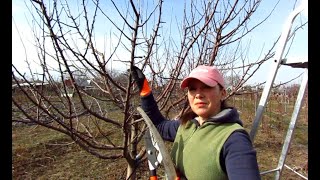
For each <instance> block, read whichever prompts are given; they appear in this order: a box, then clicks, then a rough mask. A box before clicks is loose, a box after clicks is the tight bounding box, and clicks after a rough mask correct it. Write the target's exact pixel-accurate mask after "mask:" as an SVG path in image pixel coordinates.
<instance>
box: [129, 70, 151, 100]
mask: <svg viewBox="0 0 320 180" xmlns="http://www.w3.org/2000/svg"><path fill="white" fill-rule="evenodd" d="M131 75H132V77H133V80H134V82H135V83H136V85H137V87H138V89H139V93H140V96H147V95H149V94H150V93H151V88H150V86H149V83H148V81H147V79H146V77H145V75H144V74H143V72H142V71H141V70H140V69H139V68H138V67H136V66H132V67H131Z"/></svg>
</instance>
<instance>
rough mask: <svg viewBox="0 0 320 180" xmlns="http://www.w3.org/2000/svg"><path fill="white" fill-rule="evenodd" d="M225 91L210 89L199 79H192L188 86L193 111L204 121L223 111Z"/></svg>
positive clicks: (215, 88)
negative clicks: (222, 102) (222, 103)
mask: <svg viewBox="0 0 320 180" xmlns="http://www.w3.org/2000/svg"><path fill="white" fill-rule="evenodd" d="M225 96H226V91H225V89H220V86H219V85H217V86H215V87H210V86H207V85H206V84H204V83H203V82H201V81H199V80H197V79H191V80H190V82H189V86H188V100H189V104H190V106H191V109H192V111H193V112H194V113H196V114H197V115H198V116H200V117H201V118H202V119H207V118H209V117H211V116H213V115H216V114H217V113H219V112H220V111H221V101H222V100H223V99H224V98H225Z"/></svg>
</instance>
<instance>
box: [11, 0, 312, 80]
mask: <svg viewBox="0 0 320 180" xmlns="http://www.w3.org/2000/svg"><path fill="white" fill-rule="evenodd" d="M181 2H183V1H181ZM277 2H278V0H263V1H262V4H261V7H260V9H259V10H258V11H257V12H256V13H257V15H255V16H254V17H253V19H252V21H258V20H259V17H264V15H266V13H268V12H269V11H270V10H271V8H272V7H273V6H274V5H275V4H276V3H277ZM164 3H168V4H165V8H164V11H165V12H166V13H164V16H166V14H167V15H171V14H172V13H180V12H182V7H183V5H181V3H179V4H178V1H165V2H164ZM295 3H296V6H298V5H299V4H300V3H301V2H300V0H299V1H297V2H296V1H293V0H280V1H279V3H278V5H277V7H276V9H275V10H274V13H273V14H272V15H271V17H270V18H269V19H268V20H267V21H266V22H264V24H262V25H261V26H259V27H258V28H257V29H256V30H255V31H254V32H252V33H251V34H250V36H248V37H247V39H248V40H251V47H252V48H255V49H257V50H256V51H255V50H252V51H250V53H251V55H252V56H253V57H256V56H257V54H258V53H260V51H261V49H262V48H264V47H265V48H266V47H270V46H271V44H272V43H273V42H274V41H275V39H276V38H277V37H278V36H279V35H280V34H281V32H282V30H283V28H284V24H285V23H286V21H287V18H288V16H289V14H290V13H291V12H292V11H293V8H294V4H295ZM168 11H169V12H168ZM164 18H166V17H164ZM254 18H257V19H254ZM305 21H307V11H306V10H305V11H304V12H303V13H301V15H299V16H298V17H297V18H296V19H295V21H294V24H295V23H297V24H299V23H300V24H301V22H305ZM29 23H31V22H30V18H28V9H27V8H25V2H24V0H13V1H12V63H13V64H14V65H15V66H17V67H18V68H19V69H23V71H26V70H24V69H26V64H25V62H24V59H26V57H27V58H28V59H32V58H35V59H36V58H37V50H36V49H34V48H33V45H32V42H33V38H32V33H31V31H30V26H29ZM104 32H105V31H104ZM105 36H106V35H103V34H101V37H102V38H101V41H103V39H104V38H105ZM97 39H98V38H97ZM21 42H23V43H21ZM288 46H289V45H288ZM276 47H277V46H276ZM120 54H121V53H120ZM286 57H287V58H302V59H307V57H308V27H307V26H304V28H303V29H301V30H299V31H298V32H297V34H296V36H295V40H294V41H293V42H292V44H290V51H289V53H288V55H287V56H286ZM271 66H272V62H271V61H270V62H267V63H265V64H264V65H262V66H261V68H260V69H259V70H258V72H257V73H256V74H255V75H254V76H253V77H252V78H251V79H250V80H249V81H248V82H247V83H248V84H258V83H262V82H265V81H266V80H267V78H268V74H269V73H270V69H271ZM303 72H304V69H300V68H292V67H288V66H281V67H280V69H279V71H278V74H277V76H276V79H275V83H279V82H286V81H289V80H291V79H292V78H293V77H296V76H298V75H300V74H301V73H303ZM301 80H302V76H300V78H298V79H297V80H295V81H294V82H296V83H300V82H301Z"/></svg>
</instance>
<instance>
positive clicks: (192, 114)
mask: <svg viewBox="0 0 320 180" xmlns="http://www.w3.org/2000/svg"><path fill="white" fill-rule="evenodd" d="M219 87H220V90H222V89H223V87H222V86H221V85H220V84H219ZM230 107H231V106H229V105H228V104H227V102H226V100H222V101H221V110H223V109H226V108H230ZM197 116H198V115H197V114H196V113H195V112H193V111H192V109H191V107H190V105H188V107H187V108H186V110H185V112H183V113H182V115H181V116H180V118H179V119H180V121H181V124H182V125H185V124H186V123H187V122H188V121H190V120H191V119H194V118H195V117H197Z"/></svg>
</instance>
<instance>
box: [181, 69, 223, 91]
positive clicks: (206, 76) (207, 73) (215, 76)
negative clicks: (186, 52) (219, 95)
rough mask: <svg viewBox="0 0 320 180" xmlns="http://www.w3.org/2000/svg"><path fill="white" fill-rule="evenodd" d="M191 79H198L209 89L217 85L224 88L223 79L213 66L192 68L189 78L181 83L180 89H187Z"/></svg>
mask: <svg viewBox="0 0 320 180" xmlns="http://www.w3.org/2000/svg"><path fill="white" fill-rule="evenodd" d="M191 79H198V80H200V81H201V82H203V83H205V84H206V85H208V86H210V87H214V86H216V85H217V84H218V83H219V84H220V85H221V86H222V87H223V88H225V85H224V80H223V77H222V75H221V73H220V72H219V70H218V69H217V67H215V66H206V65H200V66H198V67H196V68H194V69H193V70H192V71H191V73H190V74H189V76H188V77H186V78H185V79H184V80H183V81H182V82H181V85H180V87H181V89H184V88H186V87H188V84H189V81H190V80H191Z"/></svg>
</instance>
